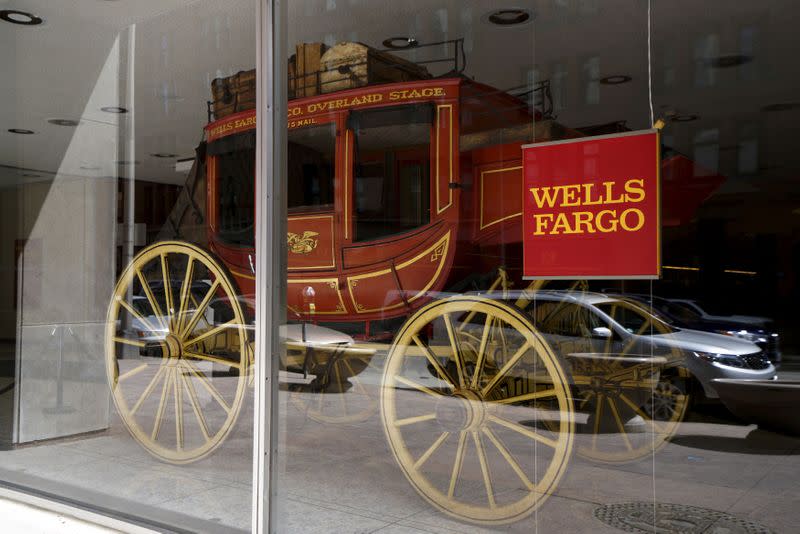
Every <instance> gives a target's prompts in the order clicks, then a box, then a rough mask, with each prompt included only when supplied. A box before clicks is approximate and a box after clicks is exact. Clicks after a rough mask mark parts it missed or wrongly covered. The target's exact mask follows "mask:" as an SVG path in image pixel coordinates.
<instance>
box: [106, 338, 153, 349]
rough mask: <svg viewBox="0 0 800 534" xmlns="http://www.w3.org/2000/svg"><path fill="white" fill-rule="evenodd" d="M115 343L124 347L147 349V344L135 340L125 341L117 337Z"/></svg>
mask: <svg viewBox="0 0 800 534" xmlns="http://www.w3.org/2000/svg"><path fill="white" fill-rule="evenodd" d="M114 342H115V343H122V344H123V345H131V346H132V347H145V346H146V345H147V343H145V342H144V341H138V340H135V339H125V338H124V337H115V338H114Z"/></svg>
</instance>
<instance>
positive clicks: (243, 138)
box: [0, 0, 256, 533]
mask: <svg viewBox="0 0 800 534" xmlns="http://www.w3.org/2000/svg"><path fill="white" fill-rule="evenodd" d="M255 12H256V3H255V1H253V0H233V1H230V2H228V1H226V2H216V1H199V2H185V1H170V2H159V3H152V2H145V3H136V2H134V3H127V2H88V3H87V2H83V3H73V4H70V5H69V6H66V5H60V6H56V5H55V4H54V3H52V2H40V1H33V2H11V3H4V4H3V6H2V11H0V13H2V16H0V19H2V20H0V62H2V65H3V69H4V75H3V81H2V83H0V95H2V104H0V123H2V132H0V205H2V209H0V366H1V368H2V372H0V444H1V445H2V447H1V448H2V450H0V481H1V482H0V483H2V484H9V485H12V486H13V487H14V488H17V489H23V490H24V491H28V492H33V493H44V494H46V495H49V496H51V497H53V498H57V499H61V500H66V501H67V502H69V503H72V504H75V505H77V506H80V507H88V508H90V509H94V510H99V511H100V512H102V513H106V514H111V515H117V516H124V517H126V518H128V520H133V521H135V522H138V523H140V524H145V525H149V526H152V527H155V528H156V529H158V530H164V531H184V532H185V531H192V532H214V533H219V532H233V531H249V530H250V525H251V517H252V482H251V481H252V478H253V471H252V427H253V420H252V402H253V401H252V398H253V397H252V387H251V383H252V377H251V373H252V363H253V353H252V350H251V344H252V341H253V337H252V329H253V325H254V323H253V298H252V294H253V289H252V288H253V284H254V282H255V280H254V272H253V270H252V261H253V258H252V257H251V258H250V260H248V255H247V254H246V253H245V252H243V251H246V250H250V251H251V252H252V246H253V228H254V227H253V225H254V215H255V214H254V210H253V206H254V204H253V195H254V183H255V172H254V161H255V160H254V154H255V148H256V145H255V135H254V134H252V133H248V132H244V131H241V129H240V131H239V132H236V135H232V136H230V137H227V138H223V136H220V135H218V132H215V131H212V128H210V127H209V124H214V122H215V121H218V120H220V119H222V118H223V117H224V116H226V115H231V114H238V117H239V120H244V121H246V120H247V117H246V115H247V114H248V113H249V114H250V115H253V114H254V113H255V110H254V107H255V72H254V71H253V70H252V69H253V68H254V66H255V57H256V54H255V51H256V44H255V43H256V31H255V30H256V28H255V24H254V22H253V20H254V15H255ZM20 21H21V22H22V23H20ZM247 71H250V72H247ZM247 246H249V247H250V249H246V248H243V247H247Z"/></svg>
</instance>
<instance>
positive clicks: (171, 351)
mask: <svg viewBox="0 0 800 534" xmlns="http://www.w3.org/2000/svg"><path fill="white" fill-rule="evenodd" d="M163 346H164V358H165V359H168V360H171V361H177V360H180V359H181V357H182V356H183V344H182V343H181V341H180V340H179V339H178V337H177V336H176V335H175V334H168V335H167V337H166V338H164V345H163Z"/></svg>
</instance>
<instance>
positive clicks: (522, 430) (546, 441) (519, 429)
mask: <svg viewBox="0 0 800 534" xmlns="http://www.w3.org/2000/svg"><path fill="white" fill-rule="evenodd" d="M489 420H490V421H492V422H494V423H496V424H498V425H500V426H504V427H506V428H508V429H509V430H513V431H514V432H516V433H518V434H522V435H523V436H526V437H529V438H531V439H532V440H534V441H538V442H539V443H542V444H543V445H547V446H548V447H552V448H554V449H555V448H556V447H557V446H558V442H557V441H556V440H553V439H550V438H546V437H544V436H542V435H541V434H539V433H537V432H534V431H533V430H531V429H529V428H526V427H524V426H522V425H520V424H517V423H513V422H511V421H508V420H506V419H503V418H502V417H498V416H496V415H490V416H489Z"/></svg>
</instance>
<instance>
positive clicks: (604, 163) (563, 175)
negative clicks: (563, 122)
mask: <svg viewBox="0 0 800 534" xmlns="http://www.w3.org/2000/svg"><path fill="white" fill-rule="evenodd" d="M522 148H523V169H524V170H523V172H524V179H523V195H524V196H523V213H522V216H523V248H524V250H523V257H524V265H523V275H524V277H525V278H528V279H534V278H547V279H558V278H567V279H579V278H580V279H582V278H589V279H591V278H595V279H602V278H607V279H611V278H658V276H659V275H660V263H661V259H660V249H661V243H660V231H661V221H660V198H659V195H660V191H659V187H660V184H659V168H660V154H659V139H658V132H657V130H645V131H638V132H625V133H622V134H612V135H603V136H596V137H590V138H580V139H568V140H564V141H554V142H550V143H539V144H533V145H525V146H523V147H522Z"/></svg>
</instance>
